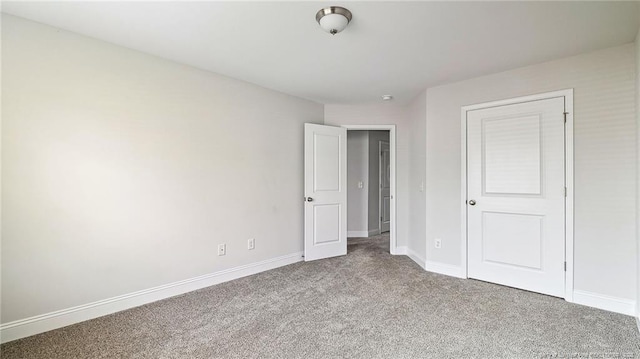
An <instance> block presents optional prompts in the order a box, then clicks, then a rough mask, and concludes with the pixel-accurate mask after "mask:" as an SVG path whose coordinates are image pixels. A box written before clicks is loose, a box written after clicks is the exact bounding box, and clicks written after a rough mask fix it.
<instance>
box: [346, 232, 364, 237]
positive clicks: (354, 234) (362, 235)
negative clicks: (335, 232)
mask: <svg viewBox="0 0 640 359" xmlns="http://www.w3.org/2000/svg"><path fill="white" fill-rule="evenodd" d="M367 237H369V231H347V238H367Z"/></svg>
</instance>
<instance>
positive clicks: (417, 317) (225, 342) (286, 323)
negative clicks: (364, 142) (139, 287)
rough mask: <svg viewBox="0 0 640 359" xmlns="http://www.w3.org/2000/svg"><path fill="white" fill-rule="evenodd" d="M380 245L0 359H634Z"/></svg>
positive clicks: (538, 299) (62, 334)
mask: <svg viewBox="0 0 640 359" xmlns="http://www.w3.org/2000/svg"><path fill="white" fill-rule="evenodd" d="M388 248H389V239H388V237H386V236H384V235H383V236H378V237H375V238H369V239H366V238H363V239H355V240H350V241H349V251H348V252H349V253H348V255H347V256H346V257H340V258H332V259H327V260H320V261H315V262H310V263H296V264H293V265H289V266H286V267H282V268H278V269H275V270H272V271H268V272H264V273H260V274H257V275H253V276H250V277H246V278H241V279H238V280H235V281H232V282H227V283H223V284H220V285H216V286H213V287H209V288H205V289H202V290H199V291H196V292H191V293H188V294H185V295H181V296H177V297H173V298H170V299H166V300H163V301H159V302H155V303H151V304H148V305H145V306H141V307H138V308H134V309H131V310H127V311H124V312H120V313H116V314H113V315H109V316H106V317H102V318H98V319H94V320H91V321H87V322H83V323H79V324H76V325H72V326H69V327H65V328H61V329H58V330H54V331H51V332H47V333H43V334H40V335H36V336H33V337H29V338H25V339H21V340H17V341H13V342H10V343H6V344H4V345H2V346H1V347H0V354H1V356H2V359H9V358H34V359H37V358H47V359H54V358H574V357H580V358H586V357H589V358H592V357H593V358H596V357H597V358H633V357H638V358H640V346H639V343H640V337H639V335H638V329H637V328H636V324H635V321H634V319H633V318H632V317H629V316H624V315H620V314H615V313H609V312H605V311H602V310H597V309H592V308H588V307H584V306H580V305H576V304H570V303H567V302H565V301H564V300H562V299H558V298H553V297H548V296H544V295H540V294H535V293H530V292H526V291H522V290H517V289H512V288H507V287H502V286H498V285H494V284H489V283H484V282H480V281H475V280H462V279H455V278H451V277H446V276H443V275H438V274H433V273H428V272H425V271H424V270H422V269H421V268H420V267H419V266H418V265H416V264H415V263H414V262H412V261H411V260H410V259H409V258H407V257H405V256H391V255H390V254H389V253H388Z"/></svg>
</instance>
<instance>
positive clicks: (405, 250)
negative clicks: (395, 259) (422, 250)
mask: <svg viewBox="0 0 640 359" xmlns="http://www.w3.org/2000/svg"><path fill="white" fill-rule="evenodd" d="M396 254H397V255H405V256H407V257H409V258H410V259H411V260H412V261H414V262H416V264H418V265H419V266H420V267H421V268H424V262H425V260H424V258H422V257H421V256H420V255H418V253H417V252H416V251H414V250H413V249H411V248H409V247H406V246H401V247H397V248H396Z"/></svg>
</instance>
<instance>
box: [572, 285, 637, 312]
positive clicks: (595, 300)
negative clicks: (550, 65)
mask: <svg viewBox="0 0 640 359" xmlns="http://www.w3.org/2000/svg"><path fill="white" fill-rule="evenodd" d="M573 303H576V304H582V305H586V306H588V307H593V308H598V309H603V310H608V311H610V312H616V313H620V314H626V315H633V316H635V315H636V302H635V301H634V300H632V299H626V298H617V297H611V296H608V295H604V294H598V293H592V292H585V291H581V290H574V291H573Z"/></svg>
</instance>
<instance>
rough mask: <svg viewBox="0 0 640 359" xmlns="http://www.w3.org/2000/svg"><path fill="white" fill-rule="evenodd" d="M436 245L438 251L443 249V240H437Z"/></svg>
mask: <svg viewBox="0 0 640 359" xmlns="http://www.w3.org/2000/svg"><path fill="white" fill-rule="evenodd" d="M434 244H435V246H436V248H438V249H440V248H442V239H440V238H436V240H435V243H434Z"/></svg>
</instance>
